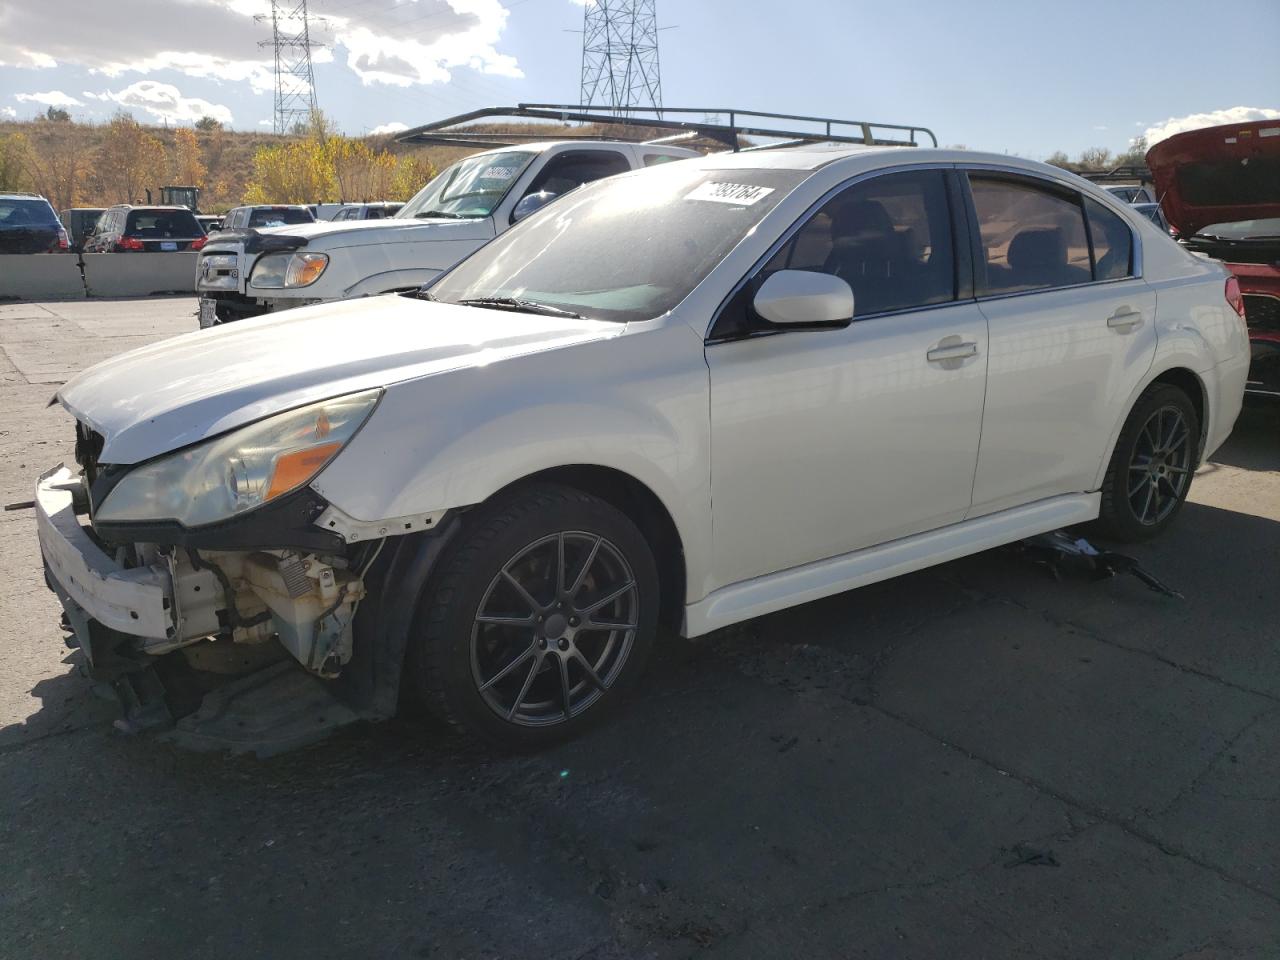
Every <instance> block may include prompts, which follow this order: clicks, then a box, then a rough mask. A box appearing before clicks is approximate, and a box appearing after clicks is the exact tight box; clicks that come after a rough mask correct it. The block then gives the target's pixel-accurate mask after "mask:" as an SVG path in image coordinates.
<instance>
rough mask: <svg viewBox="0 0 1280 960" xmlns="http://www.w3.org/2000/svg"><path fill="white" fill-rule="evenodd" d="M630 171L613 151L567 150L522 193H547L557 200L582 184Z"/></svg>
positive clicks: (622, 158) (552, 160)
mask: <svg viewBox="0 0 1280 960" xmlns="http://www.w3.org/2000/svg"><path fill="white" fill-rule="evenodd" d="M630 169H631V164H630V163H629V162H627V158H626V157H624V156H623V155H622V154H621V153H618V152H617V151H616V150H570V151H568V152H566V153H562V154H560V155H559V156H557V157H552V158H551V159H550V160H549V161H548V162H547V165H546V166H545V167H543V168H542V172H541V173H539V174H538V175H537V176H536V177H535V178H534V180H533V183H532V184H530V185H529V189H528V190H526V191H525V193H526V194H529V193H540V192H542V191H543V190H547V191H550V192H551V193H554V194H555V195H556V196H560V195H561V194H565V193H568V192H569V191H570V190H572V189H574V188H575V187H580V186H582V185H583V184H584V183H590V182H591V181H593V180H601V179H603V178H605V177H611V176H613V175H614V174H616V173H625V172H626V171H628V170H630Z"/></svg>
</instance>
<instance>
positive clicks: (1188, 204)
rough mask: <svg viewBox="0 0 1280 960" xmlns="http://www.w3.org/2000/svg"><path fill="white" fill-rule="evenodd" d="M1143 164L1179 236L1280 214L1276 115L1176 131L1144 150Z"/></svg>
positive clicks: (1279, 138) (1279, 137)
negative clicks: (1274, 117) (1208, 227)
mask: <svg viewBox="0 0 1280 960" xmlns="http://www.w3.org/2000/svg"><path fill="white" fill-rule="evenodd" d="M1147 167H1148V168H1149V169H1150V170H1151V175H1152V177H1153V178H1154V179H1155V182H1156V196H1157V197H1159V198H1160V205H1161V207H1162V208H1163V209H1164V215H1165V219H1167V220H1168V221H1169V223H1170V224H1172V225H1173V226H1174V227H1175V228H1176V229H1177V231H1178V234H1179V236H1183V237H1189V236H1192V235H1194V234H1196V233H1198V232H1199V231H1200V230H1201V229H1203V228H1204V227H1206V226H1208V225H1209V224H1211V223H1234V222H1236V221H1240V220H1261V219H1264V218H1268V217H1280V120H1259V121H1255V122H1253V123H1232V124H1227V125H1225V126H1220V127H1209V128H1207V129H1204V130H1191V131H1188V132H1187V133H1179V134H1175V135H1174V136H1172V137H1169V138H1168V139H1167V140H1161V141H1160V142H1159V143H1157V144H1156V145H1155V146H1154V147H1152V148H1151V149H1150V150H1148V151H1147Z"/></svg>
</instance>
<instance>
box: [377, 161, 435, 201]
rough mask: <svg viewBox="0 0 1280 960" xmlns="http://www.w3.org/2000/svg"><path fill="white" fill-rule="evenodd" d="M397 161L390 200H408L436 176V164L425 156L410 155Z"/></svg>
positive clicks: (390, 190)
mask: <svg viewBox="0 0 1280 960" xmlns="http://www.w3.org/2000/svg"><path fill="white" fill-rule="evenodd" d="M396 159H397V161H398V162H397V163H396V172H395V175H394V176H393V177H392V178H391V186H390V187H389V188H388V190H387V195H386V199H388V200H408V199H409V198H410V197H412V196H413V195H414V194H415V193H417V192H418V191H419V190H421V189H422V188H423V187H425V186H426V185H427V182H428V181H429V180H431V179H432V178H433V177H434V176H435V175H436V168H435V164H433V163H432V162H431V161H430V160H428V159H427V158H426V157H425V156H421V155H418V154H412V153H408V154H401V155H400V156H399V157H397V158H396Z"/></svg>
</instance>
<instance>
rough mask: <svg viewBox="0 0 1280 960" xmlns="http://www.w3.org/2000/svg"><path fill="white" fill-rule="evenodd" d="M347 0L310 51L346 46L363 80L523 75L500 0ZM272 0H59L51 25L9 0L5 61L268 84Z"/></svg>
mask: <svg viewBox="0 0 1280 960" xmlns="http://www.w3.org/2000/svg"><path fill="white" fill-rule="evenodd" d="M350 6H351V9H350V11H349V12H347V13H338V14H327V15H326V16H325V17H324V19H323V20H319V19H316V20H313V21H312V24H311V37H312V39H313V40H316V41H318V42H320V43H323V44H325V45H326V47H320V48H317V49H315V50H314V51H313V52H312V61H313V62H315V63H325V62H329V61H332V60H333V59H334V50H335V49H337V48H342V50H344V51H345V53H346V62H347V66H348V67H349V68H350V69H351V70H352V71H354V72H355V73H356V75H357V76H359V77H360V79H361V81H362V82H363V83H365V84H366V85H371V84H388V85H391V86H398V87H408V86H413V85H415V84H433V83H444V82H447V81H448V80H449V79H450V77H451V71H452V70H453V69H455V68H457V67H469V68H471V69H473V70H477V71H479V72H481V73H489V74H495V75H498V76H505V77H517V78H518V77H522V76H523V73H522V72H521V70H520V67H519V65H518V64H517V63H516V60H515V58H514V57H511V56H509V55H507V54H504V53H500V52H499V51H498V49H497V43H498V41H499V39H500V37H501V34H502V31H503V30H504V29H505V28H506V24H507V9H506V7H504V6H503V4H502V2H501V0H386V2H385V3H379V4H374V5H361V4H359V3H357V4H355V5H350ZM122 7H126V8H127V9H123V10H122V9H121V8H122ZM339 9H340V8H339ZM269 10H270V7H269V5H268V4H267V3H266V2H265V0H116V2H111V3H107V2H104V0H58V2H57V29H50V22H49V21H50V15H51V14H50V7H49V5H48V4H42V3H36V2H32V0H24V2H18V3H7V4H3V5H0V66H19V67H28V68H36V67H54V66H56V65H58V64H61V63H70V64H76V65H78V66H82V67H86V68H88V69H90V70H92V71H94V72H97V73H101V74H104V75H105V76H108V77H118V76H121V75H123V74H125V73H141V74H147V73H152V72H154V71H157V70H176V71H179V72H181V73H183V74H185V75H187V76H190V77H199V78H202V79H212V80H217V81H220V82H225V81H232V82H241V83H248V84H249V85H250V87H251V88H252V89H253V90H254V91H255V92H257V93H264V92H268V91H270V90H272V89H273V87H274V75H273V69H272V63H271V60H270V57H269V52H268V50H266V49H264V48H262V47H260V46H259V45H258V44H259V41H261V40H265V39H267V38H268V37H269V36H270V26H269V23H263V22H259V21H255V20H254V15H255V14H261V13H267V12H269ZM139 24H145V25H146V27H145V29H139Z"/></svg>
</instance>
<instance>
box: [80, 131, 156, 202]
mask: <svg viewBox="0 0 1280 960" xmlns="http://www.w3.org/2000/svg"><path fill="white" fill-rule="evenodd" d="M165 159H166V158H165V149H164V144H163V143H162V142H161V140H160V138H159V137H156V136H154V135H153V134H150V133H148V132H147V131H146V128H145V127H143V126H142V125H141V124H140V123H138V121H137V120H135V119H133V116H132V115H131V114H128V113H124V112H121V113H117V114H116V115H115V116H114V117H112V118H111V122H110V123H108V124H107V131H106V135H105V137H104V138H103V141H102V147H101V148H100V149H99V151H98V163H97V164H96V166H97V169H98V171H99V174H100V176H101V178H102V187H103V194H104V199H105V200H106V202H108V203H136V202H138V201H139V200H141V199H142V198H143V194H144V192H145V191H146V190H147V189H148V188H149V187H158V186H159V185H160V180H161V178H162V177H163V176H164V170H165Z"/></svg>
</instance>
